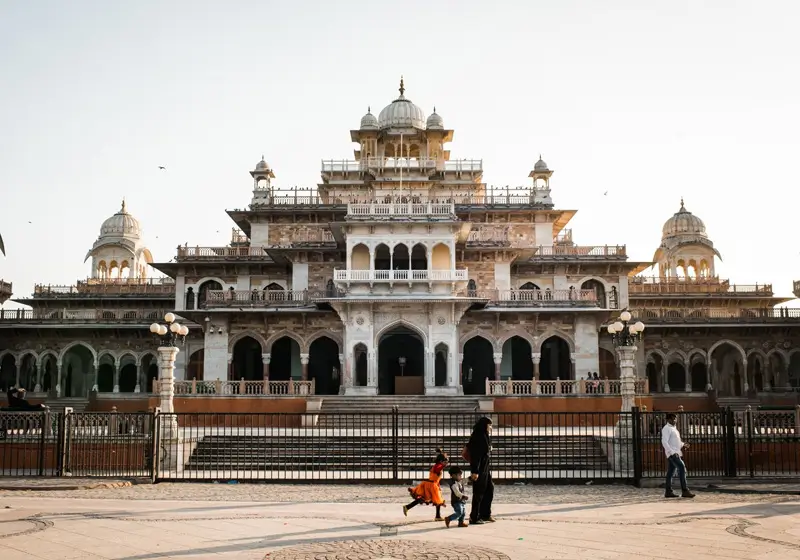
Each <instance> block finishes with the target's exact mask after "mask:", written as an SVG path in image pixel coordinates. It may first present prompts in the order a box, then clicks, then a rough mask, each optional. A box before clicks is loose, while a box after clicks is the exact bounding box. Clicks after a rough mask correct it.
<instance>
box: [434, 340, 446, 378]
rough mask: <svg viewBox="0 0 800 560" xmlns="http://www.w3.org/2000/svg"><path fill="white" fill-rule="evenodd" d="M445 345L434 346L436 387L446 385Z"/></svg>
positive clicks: (442, 343)
mask: <svg viewBox="0 0 800 560" xmlns="http://www.w3.org/2000/svg"><path fill="white" fill-rule="evenodd" d="M447 353H448V351H447V344H445V343H444V342H440V343H439V344H437V345H436V354H435V356H436V357H435V358H434V381H435V383H436V386H437V387H444V386H446V385H447Z"/></svg>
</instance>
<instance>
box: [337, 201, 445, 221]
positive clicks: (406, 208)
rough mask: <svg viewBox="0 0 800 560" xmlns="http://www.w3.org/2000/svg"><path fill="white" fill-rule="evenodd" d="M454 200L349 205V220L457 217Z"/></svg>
mask: <svg viewBox="0 0 800 560" xmlns="http://www.w3.org/2000/svg"><path fill="white" fill-rule="evenodd" d="M455 217H456V211H455V205H454V204H453V203H452V202H368V203H350V204H348V205H347V219H348V220H386V219H392V218H394V219H405V220H408V219H414V218H419V219H425V220H430V219H455Z"/></svg>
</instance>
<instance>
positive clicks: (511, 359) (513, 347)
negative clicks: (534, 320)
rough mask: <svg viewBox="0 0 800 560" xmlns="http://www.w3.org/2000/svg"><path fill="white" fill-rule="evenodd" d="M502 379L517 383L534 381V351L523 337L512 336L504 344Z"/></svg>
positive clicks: (501, 368) (501, 363)
mask: <svg viewBox="0 0 800 560" xmlns="http://www.w3.org/2000/svg"><path fill="white" fill-rule="evenodd" d="M500 378H501V379H509V378H510V379H513V380H515V381H531V380H532V379H533V350H532V349H531V344H530V342H528V341H527V340H525V339H524V338H522V337H521V336H512V337H511V338H509V339H508V340H506V341H505V343H504V344H503V359H502V361H501V362H500Z"/></svg>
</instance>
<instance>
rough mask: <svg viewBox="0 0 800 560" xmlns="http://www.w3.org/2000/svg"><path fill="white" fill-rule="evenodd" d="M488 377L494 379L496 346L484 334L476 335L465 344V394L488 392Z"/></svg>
mask: <svg viewBox="0 0 800 560" xmlns="http://www.w3.org/2000/svg"><path fill="white" fill-rule="evenodd" d="M487 379H490V380H492V379H494V347H493V346H492V343H491V342H489V341H488V340H486V339H485V338H483V337H482V336H474V337H472V338H470V339H469V340H468V341H467V342H466V344H464V360H463V361H462V362H461V380H462V385H463V386H464V394H466V395H483V394H486V380H487Z"/></svg>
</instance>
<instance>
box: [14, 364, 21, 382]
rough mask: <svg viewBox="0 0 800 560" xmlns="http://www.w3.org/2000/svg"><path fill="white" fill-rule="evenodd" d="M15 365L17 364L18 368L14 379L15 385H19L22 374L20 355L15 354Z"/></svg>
mask: <svg viewBox="0 0 800 560" xmlns="http://www.w3.org/2000/svg"><path fill="white" fill-rule="evenodd" d="M14 365H15V366H17V367H16V368H15V369H16V378H15V379H14V387H19V378H20V377H21V376H22V360H20V358H19V356H14Z"/></svg>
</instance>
